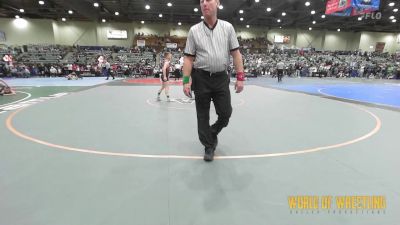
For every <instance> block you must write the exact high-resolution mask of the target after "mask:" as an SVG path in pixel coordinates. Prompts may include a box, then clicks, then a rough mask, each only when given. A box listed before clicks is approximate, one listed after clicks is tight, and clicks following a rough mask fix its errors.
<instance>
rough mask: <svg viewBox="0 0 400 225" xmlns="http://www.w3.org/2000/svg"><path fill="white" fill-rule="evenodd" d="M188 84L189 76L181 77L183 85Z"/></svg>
mask: <svg viewBox="0 0 400 225" xmlns="http://www.w3.org/2000/svg"><path fill="white" fill-rule="evenodd" d="M189 82H190V76H186V75H183V84H188V83H189Z"/></svg>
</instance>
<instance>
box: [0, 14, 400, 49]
mask: <svg viewBox="0 0 400 225" xmlns="http://www.w3.org/2000/svg"><path fill="white" fill-rule="evenodd" d="M14 21H15V19H9V18H0V31H4V32H5V33H6V39H7V40H6V42H0V44H7V45H23V44H61V45H74V44H75V45H76V44H77V45H99V46H111V45H117V46H126V47H130V46H132V43H133V39H134V35H135V34H137V33H144V34H145V35H151V34H153V35H159V36H164V34H169V35H176V36H179V37H186V36H187V33H188V31H189V28H190V25H188V24H183V25H182V26H178V25H177V24H172V23H145V24H141V23H140V22H130V23H116V22H107V23H99V22H84V21H67V22H61V21H55V20H47V19H27V20H26V21H27V22H26V27H24V28H17V27H16V26H15V24H14ZM109 29H117V30H127V31H128V39H126V40H115V39H111V40H110V39H107V37H106V32H107V30H109ZM235 30H236V33H237V36H238V37H239V36H240V37H242V38H243V39H249V38H256V37H267V38H268V39H269V40H271V41H272V40H273V39H274V36H275V35H289V36H290V38H291V40H290V44H288V45H287V46H288V47H299V48H307V47H313V48H315V49H317V50H356V49H361V50H363V51H373V50H375V45H376V42H385V43H386V45H385V49H384V51H387V52H391V53H394V52H396V50H400V45H399V44H398V43H397V35H398V34H394V33H382V32H343V31H342V32H336V31H326V30H312V31H309V30H299V29H270V30H268V29H267V28H262V27H250V28H246V27H244V26H238V27H235ZM370 46H373V49H371V48H370Z"/></svg>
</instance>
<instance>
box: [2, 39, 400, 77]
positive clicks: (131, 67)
mask: <svg viewBox="0 0 400 225" xmlns="http://www.w3.org/2000/svg"><path fill="white" fill-rule="evenodd" d="M135 38H136V39H137V40H139V39H140V40H145V43H146V46H143V47H138V46H136V47H132V48H126V47H117V46H111V47H110V46H60V45H27V46H24V47H20V46H17V47H10V46H4V45H2V46H0V56H1V57H2V56H4V55H12V56H13V61H12V62H4V61H0V77H2V76H3V77H4V76H12V77H31V76H39V77H51V76H67V75H69V74H71V73H72V72H75V73H76V74H77V75H79V76H102V75H104V74H103V68H104V65H103V64H102V63H101V60H107V61H108V62H109V64H110V68H111V71H112V72H113V73H114V75H116V76H152V75H154V74H158V73H159V72H160V71H161V66H162V63H163V54H164V52H167V51H168V52H171V53H172V54H173V57H172V62H171V65H172V68H171V70H170V71H174V73H176V74H175V75H176V76H178V73H177V72H176V71H179V70H181V68H182V64H183V49H184V45H185V40H186V39H185V38H181V37H170V36H164V37H158V36H156V35H147V36H145V35H144V34H140V33H139V34H138V35H136V37H135ZM238 39H239V42H240V45H241V52H242V54H243V60H244V66H245V72H246V75H247V76H260V75H261V76H275V75H276V65H277V64H278V63H279V62H282V63H283V64H284V65H285V72H284V73H285V75H288V76H305V77H306V76H310V77H312V76H318V77H337V78H340V77H362V78H376V79H378V78H382V79H400V75H399V70H400V69H399V68H400V67H399V59H400V56H399V55H398V54H389V53H374V52H360V51H353V52H352V51H315V50H312V49H282V48H277V47H276V46H273V45H272V43H271V42H269V41H268V40H267V39H266V38H256V39H242V38H240V37H239V38H238ZM166 43H177V45H176V48H166ZM157 45H158V46H157ZM157 48H158V49H159V50H156V49H157ZM157 53H158V54H157ZM231 61H232V60H231ZM228 72H230V73H232V74H233V75H234V74H235V71H234V68H233V65H232V63H231V65H230V66H229V68H228Z"/></svg>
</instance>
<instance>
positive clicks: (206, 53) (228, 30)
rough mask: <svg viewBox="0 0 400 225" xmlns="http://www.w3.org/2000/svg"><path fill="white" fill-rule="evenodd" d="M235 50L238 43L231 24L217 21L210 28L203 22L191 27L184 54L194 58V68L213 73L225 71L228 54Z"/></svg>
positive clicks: (227, 64)
mask: <svg viewBox="0 0 400 225" xmlns="http://www.w3.org/2000/svg"><path fill="white" fill-rule="evenodd" d="M237 49H239V42H238V40H237V37H236V32H235V29H234V28H233V26H232V24H230V23H229V22H226V21H224V20H219V19H218V20H217V22H216V23H215V25H214V27H212V28H209V27H208V26H207V25H206V23H205V22H204V21H203V22H200V23H198V24H196V25H194V26H192V27H191V28H190V30H189V34H188V37H187V40H186V47H185V51H184V53H185V55H189V56H193V57H196V59H195V61H194V65H193V67H194V68H196V69H202V70H206V71H209V72H212V73H215V72H221V71H225V70H226V69H227V67H228V66H229V56H230V52H231V51H235V50H237Z"/></svg>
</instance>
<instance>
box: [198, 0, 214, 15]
mask: <svg viewBox="0 0 400 225" xmlns="http://www.w3.org/2000/svg"><path fill="white" fill-rule="evenodd" d="M218 5H219V0H200V7H201V12H202V13H203V16H204V17H210V16H214V15H217V8H218Z"/></svg>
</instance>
